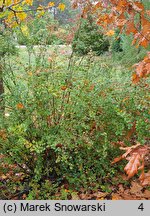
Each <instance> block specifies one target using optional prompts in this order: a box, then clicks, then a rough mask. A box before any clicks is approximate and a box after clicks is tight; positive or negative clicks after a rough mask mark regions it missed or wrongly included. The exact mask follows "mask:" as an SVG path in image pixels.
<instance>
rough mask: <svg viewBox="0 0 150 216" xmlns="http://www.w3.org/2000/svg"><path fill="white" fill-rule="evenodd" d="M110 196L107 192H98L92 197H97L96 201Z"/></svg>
mask: <svg viewBox="0 0 150 216" xmlns="http://www.w3.org/2000/svg"><path fill="white" fill-rule="evenodd" d="M108 194H109V193H107V192H100V191H98V192H95V193H93V194H92V195H93V197H96V199H101V198H104V197H106V196H107V195H108Z"/></svg>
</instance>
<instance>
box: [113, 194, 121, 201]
mask: <svg viewBox="0 0 150 216" xmlns="http://www.w3.org/2000/svg"><path fill="white" fill-rule="evenodd" d="M111 199H112V200H122V197H121V196H120V195H119V194H117V193H112V198H111Z"/></svg>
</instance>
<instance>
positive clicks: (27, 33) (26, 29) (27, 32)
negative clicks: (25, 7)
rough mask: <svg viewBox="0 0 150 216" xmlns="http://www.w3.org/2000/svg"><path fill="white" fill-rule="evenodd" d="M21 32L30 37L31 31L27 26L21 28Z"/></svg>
mask: <svg viewBox="0 0 150 216" xmlns="http://www.w3.org/2000/svg"><path fill="white" fill-rule="evenodd" d="M21 30H22V32H23V34H24V35H26V36H28V35H29V29H28V27H27V26H26V25H23V26H21Z"/></svg>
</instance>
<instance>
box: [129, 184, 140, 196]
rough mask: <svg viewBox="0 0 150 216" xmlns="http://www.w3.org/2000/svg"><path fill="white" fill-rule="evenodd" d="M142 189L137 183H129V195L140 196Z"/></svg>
mask: <svg viewBox="0 0 150 216" xmlns="http://www.w3.org/2000/svg"><path fill="white" fill-rule="evenodd" d="M142 189H143V187H142V186H141V185H140V184H139V183H137V182H132V183H131V189H130V193H131V194H136V195H137V194H140V195H142Z"/></svg>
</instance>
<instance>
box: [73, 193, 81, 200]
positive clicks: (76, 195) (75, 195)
mask: <svg viewBox="0 0 150 216" xmlns="http://www.w3.org/2000/svg"><path fill="white" fill-rule="evenodd" d="M71 197H72V200H80V198H79V196H78V194H77V193H76V192H73V193H71Z"/></svg>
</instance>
